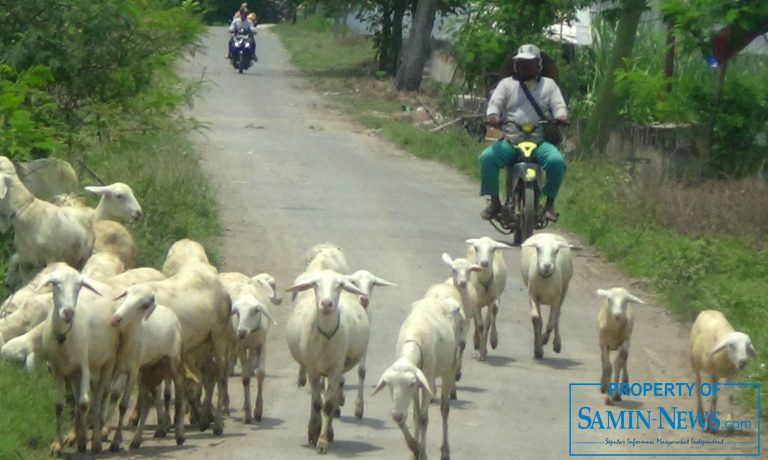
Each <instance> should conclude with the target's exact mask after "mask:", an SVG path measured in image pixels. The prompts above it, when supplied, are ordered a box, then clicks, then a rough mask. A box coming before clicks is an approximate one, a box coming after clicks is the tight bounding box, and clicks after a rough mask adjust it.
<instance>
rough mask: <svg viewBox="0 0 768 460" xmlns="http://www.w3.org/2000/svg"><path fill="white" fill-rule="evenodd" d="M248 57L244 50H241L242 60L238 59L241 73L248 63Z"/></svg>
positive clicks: (238, 69)
mask: <svg viewBox="0 0 768 460" xmlns="http://www.w3.org/2000/svg"><path fill="white" fill-rule="evenodd" d="M247 59H248V58H246V57H245V53H244V52H242V51H241V52H240V60H239V61H238V65H237V71H238V72H240V73H243V70H245V66H246V65H248V63H247V61H246V60H247Z"/></svg>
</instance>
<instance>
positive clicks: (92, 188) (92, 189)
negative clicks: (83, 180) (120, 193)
mask: <svg viewBox="0 0 768 460" xmlns="http://www.w3.org/2000/svg"><path fill="white" fill-rule="evenodd" d="M85 189H86V190H88V191H89V192H91V193H95V194H96V195H99V196H101V195H106V194H108V193H111V192H112V189H111V188H110V187H109V186H108V185H105V186H103V187H97V186H95V185H88V186H87V187H85Z"/></svg>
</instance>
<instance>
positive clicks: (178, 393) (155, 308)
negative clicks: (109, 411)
mask: <svg viewBox="0 0 768 460" xmlns="http://www.w3.org/2000/svg"><path fill="white" fill-rule="evenodd" d="M117 298H118V299H124V300H123V302H122V304H120V306H119V307H118V308H117V310H116V311H115V313H114V314H113V315H112V318H111V324H112V326H114V327H116V328H117V329H118V330H119V331H120V350H119V352H118V355H117V364H116V367H115V374H116V375H117V374H122V373H126V374H127V378H126V381H125V386H124V389H123V395H122V398H121V400H120V414H119V418H118V422H117V428H116V430H115V435H114V437H113V439H112V444H111V445H110V450H111V451H113V452H117V451H118V450H120V444H121V442H122V432H123V421H124V420H125V413H126V411H127V409H128V402H129V399H130V395H131V390H132V389H133V387H134V385H135V384H136V383H137V379H138V377H139V372H140V370H142V369H144V368H148V367H152V366H157V365H159V364H160V363H161V362H164V363H163V364H164V365H165V366H166V367H167V368H168V370H169V374H170V376H171V377H172V378H173V382H174V394H175V413H176V417H175V418H176V427H175V435H176V445H179V446H180V445H182V444H183V443H184V415H183V414H184V398H185V396H184V375H185V374H184V366H183V363H182V356H181V346H182V343H181V340H182V339H181V323H180V322H179V319H178V317H177V316H176V314H175V313H173V311H171V310H170V309H169V308H167V307H164V306H163V305H160V304H158V303H157V301H156V299H155V294H154V292H152V290H151V289H149V288H148V287H146V286H142V285H138V286H132V287H129V288H128V289H127V290H125V291H124V292H123V293H122V294H120V295H119V296H118V297H117ZM153 395H154V388H144V387H142V386H141V385H140V386H139V398H143V400H144V401H143V404H141V414H140V416H139V420H138V425H137V427H136V431H135V433H134V436H133V440H132V441H131V445H130V447H131V449H135V448H138V447H139V446H140V445H141V441H142V431H143V428H144V423H145V421H146V419H147V413H148V411H149V402H150V401H149V398H150V397H151V396H153ZM161 407H162V405H158V416H157V418H158V429H157V431H156V433H155V436H156V437H164V436H165V434H166V433H167V432H168V426H167V417H165V416H163V413H162V412H161Z"/></svg>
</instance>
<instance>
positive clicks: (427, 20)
mask: <svg viewBox="0 0 768 460" xmlns="http://www.w3.org/2000/svg"><path fill="white" fill-rule="evenodd" d="M437 1H438V0H420V1H419V4H418V6H417V7H416V16H415V17H414V18H413V25H412V27H411V35H410V37H408V42H407V45H406V47H405V49H404V50H403V60H402V62H401V63H400V67H399V68H398V69H397V89H399V90H406V91H416V90H418V89H419V87H420V86H421V79H422V77H423V73H424V64H425V63H426V61H427V57H428V55H429V51H430V43H431V39H432V26H433V25H434V24H435V13H436V12H437Z"/></svg>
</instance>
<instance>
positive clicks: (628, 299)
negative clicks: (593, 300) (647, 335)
mask: <svg viewBox="0 0 768 460" xmlns="http://www.w3.org/2000/svg"><path fill="white" fill-rule="evenodd" d="M597 295H599V296H600V297H604V298H605V300H606V302H607V304H608V315H609V316H610V317H611V318H613V319H614V320H615V321H625V320H626V319H627V309H628V308H629V304H630V303H640V304H644V303H645V302H643V301H642V300H640V299H639V298H637V297H635V296H634V295H632V294H630V293H629V292H627V290H626V289H624V288H620V287H615V288H611V289H598V290H597Z"/></svg>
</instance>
